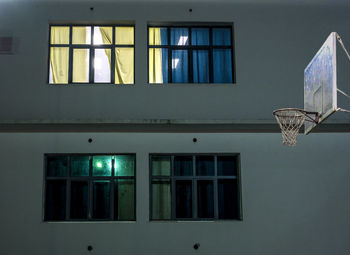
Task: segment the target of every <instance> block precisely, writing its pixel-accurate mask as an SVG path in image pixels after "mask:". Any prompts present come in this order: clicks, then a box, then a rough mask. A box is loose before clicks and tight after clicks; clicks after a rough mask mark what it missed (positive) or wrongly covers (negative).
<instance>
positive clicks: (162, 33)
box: [148, 27, 168, 45]
mask: <svg viewBox="0 0 350 255" xmlns="http://www.w3.org/2000/svg"><path fill="white" fill-rule="evenodd" d="M148 36H149V45H167V44H168V29H167V28H164V27H162V28H160V27H150V28H149V29H148Z"/></svg>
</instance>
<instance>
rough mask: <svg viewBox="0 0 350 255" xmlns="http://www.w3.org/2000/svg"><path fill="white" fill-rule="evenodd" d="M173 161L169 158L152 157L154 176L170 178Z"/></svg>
mask: <svg viewBox="0 0 350 255" xmlns="http://www.w3.org/2000/svg"><path fill="white" fill-rule="evenodd" d="M170 169H171V159H170V157H169V156H152V175H153V176H157V175H163V176H169V175H170Z"/></svg>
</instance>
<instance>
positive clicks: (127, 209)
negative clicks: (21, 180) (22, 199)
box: [44, 154, 136, 221]
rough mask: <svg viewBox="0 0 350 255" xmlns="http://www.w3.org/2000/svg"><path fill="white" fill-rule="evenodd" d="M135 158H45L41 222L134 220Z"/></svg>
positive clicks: (50, 155)
mask: <svg viewBox="0 0 350 255" xmlns="http://www.w3.org/2000/svg"><path fill="white" fill-rule="evenodd" d="M135 165H136V162H135V155H131V154H117V155H100V154H96V155H88V154H77V155H76V154H72V155H66V154H48V155H45V199H44V200H45V205H44V220H45V221H91V220H93V221H98V220H104V221H112V220H113V221H117V220H124V221H125V220H135Z"/></svg>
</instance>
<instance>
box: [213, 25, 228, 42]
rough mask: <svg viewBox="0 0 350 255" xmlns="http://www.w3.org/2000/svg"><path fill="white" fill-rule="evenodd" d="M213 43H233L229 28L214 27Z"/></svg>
mask: <svg viewBox="0 0 350 255" xmlns="http://www.w3.org/2000/svg"><path fill="white" fill-rule="evenodd" d="M213 45H231V31H230V29H229V28H213Z"/></svg>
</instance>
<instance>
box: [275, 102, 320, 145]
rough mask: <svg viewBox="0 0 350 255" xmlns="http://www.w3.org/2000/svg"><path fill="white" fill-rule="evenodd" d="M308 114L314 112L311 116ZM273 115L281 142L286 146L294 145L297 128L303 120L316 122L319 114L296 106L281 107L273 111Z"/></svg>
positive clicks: (297, 132)
mask: <svg viewBox="0 0 350 255" xmlns="http://www.w3.org/2000/svg"><path fill="white" fill-rule="evenodd" d="M310 114H314V115H315V118H312V117H311V116H310ZM273 115H274V116H275V117H276V120H277V122H278V124H279V126H280V128H281V131H282V139H283V144H284V145H287V146H295V145H296V143H297V136H298V134H299V129H300V128H301V126H302V125H303V124H304V121H305V120H306V121H311V122H314V123H318V119H319V114H318V113H317V112H308V111H305V110H302V109H298V108H282V109H278V110H275V111H273Z"/></svg>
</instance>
